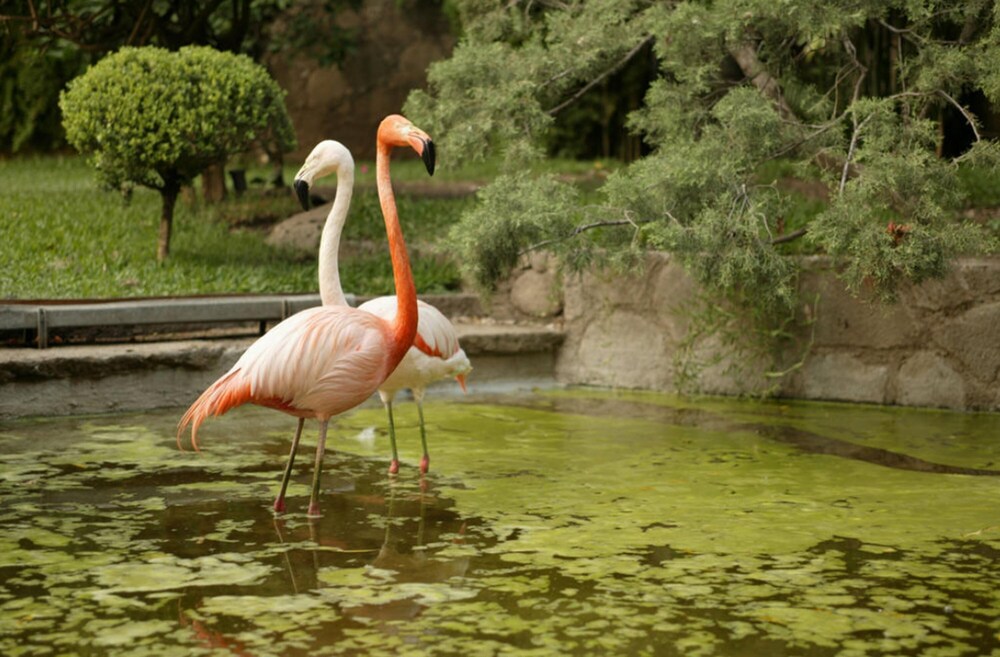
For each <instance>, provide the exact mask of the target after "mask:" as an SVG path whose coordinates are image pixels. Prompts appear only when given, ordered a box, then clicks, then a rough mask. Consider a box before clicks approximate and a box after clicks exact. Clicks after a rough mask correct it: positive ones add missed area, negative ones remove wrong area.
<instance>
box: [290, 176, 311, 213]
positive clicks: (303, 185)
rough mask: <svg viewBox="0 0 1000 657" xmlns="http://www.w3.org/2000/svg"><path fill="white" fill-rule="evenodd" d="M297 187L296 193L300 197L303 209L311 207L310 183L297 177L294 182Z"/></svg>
mask: <svg viewBox="0 0 1000 657" xmlns="http://www.w3.org/2000/svg"><path fill="white" fill-rule="evenodd" d="M293 186H294V187H295V195H296V196H298V197H299V203H301V204H302V209H303V210H308V209H309V183H308V182H306V181H305V180H303V179H301V178H297V179H296V180H295V183H294V184H293Z"/></svg>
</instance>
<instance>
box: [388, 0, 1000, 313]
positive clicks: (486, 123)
mask: <svg viewBox="0 0 1000 657" xmlns="http://www.w3.org/2000/svg"><path fill="white" fill-rule="evenodd" d="M456 5H457V7H458V10H459V11H458V13H459V16H460V18H461V20H462V23H463V27H464V28H465V33H464V36H463V38H462V41H461V43H460V44H459V45H458V46H457V47H456V49H455V51H454V54H453V56H452V58H451V59H449V60H448V61H445V62H441V63H438V64H435V65H433V66H432V67H431V69H430V72H429V89H428V90H427V91H417V92H414V93H413V94H411V96H410V99H409V101H408V103H407V107H406V111H407V112H408V113H409V114H410V115H411V116H413V117H414V118H415V119H416V120H419V121H420V122H421V123H422V124H425V125H426V126H427V127H428V129H430V130H432V132H433V134H435V135H436V136H437V137H438V139H439V141H441V142H442V144H441V146H442V148H441V150H442V152H448V154H449V157H452V158H466V159H472V160H478V159H482V158H486V157H489V156H490V155H491V154H493V153H499V154H501V155H502V156H503V157H504V158H505V160H506V162H507V168H508V171H509V173H507V174H505V175H502V176H501V177H499V178H498V179H497V180H496V181H495V182H494V183H493V185H492V186H491V187H490V188H488V189H486V190H484V191H483V192H482V193H481V199H480V203H479V206H478V207H477V208H475V209H473V210H471V211H470V212H469V213H468V214H467V215H466V217H465V218H464V220H463V221H462V223H461V224H460V225H459V226H457V227H456V228H455V229H454V230H453V232H452V235H453V243H454V244H455V246H456V247H457V248H458V250H459V251H460V253H461V254H462V256H463V260H464V261H465V262H467V263H468V267H469V269H470V271H471V273H472V274H473V275H474V277H475V279H476V280H477V281H478V282H479V283H480V284H482V285H484V286H485V287H489V286H491V285H492V284H493V283H494V282H495V281H496V280H497V279H498V278H500V277H502V276H503V275H505V274H506V272H507V270H508V269H509V267H511V266H512V265H513V264H514V263H515V262H516V261H517V258H518V257H519V256H520V255H522V254H524V253H525V252H527V251H529V250H531V249H532V248H535V247H536V246H537V245H542V246H543V247H544V248H551V249H553V250H555V251H557V252H558V253H560V254H561V255H563V256H568V258H567V261H568V262H569V263H570V264H571V265H573V264H575V265H579V264H584V263H588V262H592V261H594V260H595V259H598V258H596V257H595V255H596V254H600V258H599V260H600V261H601V262H613V261H618V262H638V259H637V258H635V257H634V256H635V254H636V252H637V251H638V250H640V249H642V248H658V249H666V250H669V251H671V252H673V253H675V254H677V256H678V257H679V258H680V259H681V260H682V261H683V262H684V263H685V264H686V265H687V267H688V269H689V271H690V272H691V273H692V274H693V275H694V276H695V278H697V279H698V280H699V281H700V282H701V283H702V284H703V285H705V286H706V287H708V288H709V289H712V290H715V291H717V292H718V293H721V294H722V295H723V296H725V297H727V298H731V299H732V298H735V299H739V300H742V302H743V303H744V304H745V305H749V306H751V307H752V308H754V309H755V310H757V311H759V313H760V315H761V316H768V315H769V316H773V317H778V316H786V315H787V313H788V312H789V311H790V310H791V309H792V308H793V307H794V305H795V303H796V297H795V278H796V275H797V265H796V263H795V262H794V261H793V260H791V259H789V258H786V257H783V255H784V254H785V253H787V252H789V251H794V250H795V249H797V248H798V247H797V246H794V244H795V241H796V240H799V242H801V241H802V240H803V238H804V239H805V240H807V245H808V246H809V247H810V248H812V249H814V250H817V251H820V252H825V253H828V254H829V255H831V256H832V257H834V258H835V259H836V260H837V261H838V262H839V263H840V264H841V265H842V268H841V269H842V271H843V275H844V277H845V280H846V281H847V283H848V284H849V286H850V287H851V288H852V289H854V290H857V291H865V292H866V293H873V294H874V295H876V296H878V297H880V298H883V299H892V298H893V296H894V294H895V291H896V290H897V288H898V286H899V285H900V284H901V283H903V282H904V281H912V282H919V281H921V280H924V279H926V278H928V277H933V276H940V275H942V274H943V273H944V272H945V271H946V269H947V265H948V262H949V260H950V259H951V258H952V257H954V256H955V255H956V254H958V253H961V252H966V251H973V250H977V249H983V248H986V249H988V248H991V246H992V243H991V242H990V240H988V239H986V238H984V236H983V234H982V231H981V230H980V228H979V227H978V226H976V225H974V224H970V223H962V222H961V221H959V220H958V209H959V208H961V207H962V204H963V199H962V198H961V192H962V190H964V189H966V187H965V186H963V185H962V184H960V183H959V180H960V179H959V177H958V171H959V168H958V166H957V164H958V163H959V162H960V161H961V162H966V163H967V166H974V167H977V168H981V169H984V170H986V171H988V172H989V173H988V174H987V176H988V177H992V176H993V175H994V173H993V172H996V171H997V170H998V168H997V163H998V161H1000V160H998V158H997V147H996V145H995V144H994V143H992V142H991V141H989V140H988V139H987V138H986V137H985V136H984V135H983V134H982V132H981V127H980V126H981V121H982V117H981V116H977V115H976V114H975V113H974V112H973V110H972V104H971V103H972V100H973V99H975V98H977V97H979V98H982V97H985V99H986V100H987V101H989V102H991V103H996V102H997V101H998V100H1000V66H998V65H997V62H1000V21H998V20H997V18H998V16H1000V8H993V7H992V3H988V2H984V1H983V0H966V1H964V2H957V3H956V2H945V1H944V0H907V1H906V2H904V1H902V0H896V1H893V2H888V3H886V2H876V1H875V0H864V1H862V2H850V3H846V2H833V3H829V2H826V3H820V2H782V3H775V2H772V1H770V0H722V1H719V2H713V3H701V2H675V3H659V2H650V1H646V0H594V1H588V2H583V1H582V0H577V1H570V2H563V3H550V2H542V3H517V2H514V3H504V4H500V5H498V4H495V3H485V2H481V1H480V0H457V1H456ZM640 57H652V58H653V59H655V62H656V66H657V69H658V78H657V79H656V80H655V81H653V82H652V84H651V85H650V86H649V88H648V90H647V92H646V96H645V101H644V104H643V106H642V107H641V108H640V109H638V110H637V111H635V112H633V113H632V115H631V117H630V119H629V126H630V129H631V130H633V131H634V132H635V133H637V134H641V135H642V136H643V138H644V140H645V143H646V145H647V147H648V148H649V153H648V155H646V156H645V157H643V158H641V159H638V160H636V161H634V162H632V163H631V164H629V165H628V166H626V167H623V168H622V169H621V170H619V171H618V172H616V173H615V174H614V175H613V176H611V177H610V178H609V180H608V182H607V184H606V185H605V186H604V188H603V189H602V190H601V192H602V194H601V199H600V201H599V202H598V203H596V204H594V203H591V202H590V200H589V199H588V201H587V202H586V203H587V204H586V206H585V205H584V202H583V201H581V199H580V198H579V197H578V195H575V194H573V193H572V192H570V191H568V190H567V189H565V188H566V187H568V184H567V183H565V182H561V181H558V180H554V179H552V178H547V177H536V176H533V175H532V174H530V173H527V172H529V171H530V170H531V167H532V166H533V165H532V162H533V161H537V158H538V157H539V156H540V155H541V154H542V152H543V149H542V145H544V144H545V140H546V138H547V135H548V134H549V131H551V129H552V126H553V121H554V117H557V116H558V115H559V114H560V113H561V112H563V111H564V110H565V109H566V108H567V107H571V106H573V104H574V103H576V102H577V101H578V100H579V99H580V98H581V97H584V96H585V95H586V94H587V93H588V92H589V91H590V90H591V89H593V88H596V87H598V86H599V85H600V84H601V83H602V81H603V80H606V79H607V78H608V76H610V75H612V74H614V73H615V72H617V71H619V70H621V69H622V68H623V67H628V66H632V65H634V63H635V61H636V60H637V58H640ZM946 119H948V120H949V121H951V120H955V119H957V123H958V124H959V125H960V126H961V128H962V130H961V131H959V132H956V131H951V133H947V134H945V139H947V140H952V141H953V142H955V143H948V144H946V143H944V142H943V138H942V129H941V127H942V126H943V125H944V121H945V120H946ZM963 135H967V136H968V139H969V142H971V149H970V148H969V144H962V143H957V140H960V139H961V138H963V137H962V136H963ZM945 147H947V148H945ZM945 150H948V151H951V152H959V153H961V155H960V157H958V158H956V159H945V158H942V157H940V156H939V153H940V152H943V151H945ZM776 161H783V162H786V163H788V166H789V167H790V168H791V169H792V170H793V172H794V173H795V175H796V176H797V177H799V178H804V179H807V180H809V181H810V182H811V183H813V184H815V185H816V186H818V187H819V188H820V189H821V190H822V197H824V198H826V199H828V201H827V202H826V203H825V204H823V205H821V206H820V207H818V208H814V209H813V210H812V211H810V213H808V214H809V216H808V217H807V218H808V222H807V223H805V225H801V226H799V227H798V228H797V229H796V230H794V231H793V230H790V226H789V223H788V221H786V220H787V219H788V218H789V217H790V216H793V215H794V216H796V217H797V219H796V221H804V219H803V217H804V214H803V213H802V212H801V211H800V210H798V209H796V208H795V206H796V204H797V202H798V199H797V198H796V196H795V194H794V193H793V192H790V191H788V190H787V189H785V188H783V187H782V186H780V185H777V184H775V183H774V182H773V179H772V180H770V181H768V182H764V181H765V180H767V178H768V174H767V171H768V168H769V167H771V166H772V165H773V163H774V162H776ZM570 242H572V244H573V245H572V246H569V245H568V243H570ZM588 252H589V255H585V254H587V253H588Z"/></svg>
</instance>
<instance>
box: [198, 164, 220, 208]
mask: <svg viewBox="0 0 1000 657" xmlns="http://www.w3.org/2000/svg"><path fill="white" fill-rule="evenodd" d="M201 194H202V196H204V197H205V202H206V203H217V202H219V201H221V200H222V199H224V198H226V166H225V163H224V162H216V163H215V164H210V165H208V167H207V168H206V169H205V170H204V171H202V172H201Z"/></svg>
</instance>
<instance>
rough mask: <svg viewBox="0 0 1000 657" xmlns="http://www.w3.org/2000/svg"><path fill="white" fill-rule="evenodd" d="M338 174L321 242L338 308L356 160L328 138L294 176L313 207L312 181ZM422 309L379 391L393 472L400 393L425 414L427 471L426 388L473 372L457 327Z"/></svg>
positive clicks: (323, 285) (388, 300) (328, 290)
mask: <svg viewBox="0 0 1000 657" xmlns="http://www.w3.org/2000/svg"><path fill="white" fill-rule="evenodd" d="M334 172H336V173H337V194H336V197H335V200H334V203H333V207H332V208H330V214H329V215H328V216H327V218H326V224H324V226H323V234H322V237H321V238H320V245H319V251H320V270H319V293H320V297H321V298H322V299H323V305H335V306H337V305H346V304H347V300H346V299H345V297H344V291H343V289H342V288H341V284H340V273H339V271H338V267H337V253H338V251H339V249H340V236H341V233H342V232H343V226H344V223H345V221H346V220H347V210H348V206H349V205H350V202H351V194H352V189H351V188H352V185H353V184H354V159H353V158H352V157H351V153H350V151H348V150H347V148H346V147H345V146H344V145H343V144H341V143H339V142H336V141H333V140H329V139H328V140H325V141H322V142H320V143H319V144H317V145H316V147H315V148H313V150H312V152H311V153H310V154H309V157H307V158H306V161H305V163H304V164H303V165H302V168H301V169H299V172H298V173H296V174H295V191H296V192H297V193H298V197H299V201H300V202H301V203H302V208H303V209H305V210H308V209H309V188H310V187H311V186H312V184H313V182H314V181H315V180H317V179H319V178H322V177H323V176H326V175H329V174H331V173H334ZM324 265H325V266H324ZM397 305H398V301H397V299H396V297H394V296H385V297H378V298H376V299H372V300H370V301H368V302H366V303H364V304H362V305H361V306H360V307H359V309H360V310H364V311H366V312H369V313H372V314H374V315H377V316H378V317H381V318H382V319H384V320H386V321H390V322H391V321H393V319H394V317H395V315H396V308H397ZM417 312H418V315H419V321H418V323H417V335H416V338H415V339H414V341H413V346H412V347H411V348H410V349H409V351H407V352H406V356H405V357H404V358H403V360H402V361H401V362H400V363H399V365H397V366H396V369H395V370H394V371H393V373H392V374H391V375H390V376H389V378H388V379H386V380H385V381H384V382H383V383H382V385H381V386H380V387H379V390H378V392H379V396H380V397H381V399H382V403H383V404H384V405H385V408H386V412H387V413H388V416H389V440H390V443H391V445H392V462H391V463H390V465H389V472H390V473H391V474H396V473H397V472H399V455H398V452H397V450H396V429H395V422H394V421H393V416H392V402H393V399H394V398H395V396H396V393H397V392H399V391H400V390H402V389H403V388H409V389H410V390H412V391H413V398H414V400H415V401H416V402H417V414H418V416H419V418H420V441H421V444H422V446H423V451H424V453H423V457H422V458H421V460H420V472H422V473H423V472H427V470H428V468H429V467H430V456H429V454H428V452H427V433H426V430H425V429H424V408H423V398H424V392H425V390H426V389H427V386H428V385H430V384H431V383H433V382H435V381H438V380H440V379H445V378H455V379H457V380H458V382H459V384H460V385H461V386H462V389H463V390H464V389H465V377H466V375H467V374H468V373H469V372H470V371H472V365H471V363H469V359H468V357H467V356H466V355H465V352H464V351H463V350H462V347H461V345H460V344H459V342H458V334H457V333H456V331H455V327H454V326H453V325H452V323H451V322H449V321H448V318H447V317H445V316H444V315H443V314H442V313H441V311H439V310H438V309H437V308H435V307H434V306H432V305H430V304H429V303H425V302H423V301H417Z"/></svg>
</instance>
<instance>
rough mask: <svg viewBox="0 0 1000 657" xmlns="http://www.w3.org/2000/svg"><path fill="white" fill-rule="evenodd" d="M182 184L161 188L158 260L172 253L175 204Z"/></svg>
mask: <svg viewBox="0 0 1000 657" xmlns="http://www.w3.org/2000/svg"><path fill="white" fill-rule="evenodd" d="M179 192H180V186H178V185H170V184H168V185H167V186H165V187H164V188H163V189H161V190H160V196H161V198H162V199H163V209H162V211H161V212H160V239H159V241H158V242H157V245H156V260H157V261H158V262H163V261H164V260H166V259H167V256H168V255H170V231H171V229H172V228H173V223H174V206H175V205H177V194H178V193H179Z"/></svg>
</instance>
